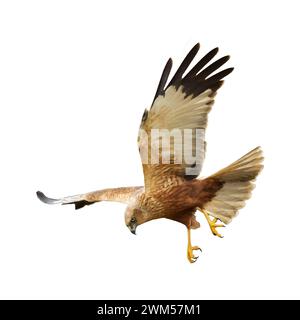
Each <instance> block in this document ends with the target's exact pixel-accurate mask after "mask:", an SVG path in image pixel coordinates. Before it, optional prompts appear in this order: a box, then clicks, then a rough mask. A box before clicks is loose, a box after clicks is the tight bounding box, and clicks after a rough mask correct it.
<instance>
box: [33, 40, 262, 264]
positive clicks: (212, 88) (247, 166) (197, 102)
mask: <svg viewBox="0 0 300 320" xmlns="http://www.w3.org/2000/svg"><path fill="white" fill-rule="evenodd" d="M199 48H200V45H199V44H196V45H195V46H194V47H193V48H192V49H191V51H190V52H189V53H188V54H187V56H186V57H185V59H184V60H183V62H182V63H181V65H180V66H179V68H178V70H177V71H176V72H175V74H174V76H173V77H172V79H171V80H170V81H169V82H168V79H169V76H170V72H171V69H172V60H171V59H169V60H168V61H167V63H166V66H165V68H164V70H163V73H162V76H161V78H160V81H159V84H158V87H157V91H156V94H155V96H154V100H153V103H152V105H151V106H150V108H149V109H146V110H145V111H144V114H143V117H142V121H141V125H140V131H139V136H138V147H139V152H140V155H141V160H142V165H143V172H144V186H139V187H123V188H111V189H103V190H99V191H94V192H89V193H85V194H79V195H75V196H69V197H64V198H60V199H52V198H48V197H46V196H45V195H44V194H43V193H42V192H40V191H38V192H37V196H38V198H39V199H40V200H41V201H43V202H45V203H48V204H63V205H65V204H74V205H75V208H76V209H80V208H82V207H84V206H86V205H91V204H93V203H95V202H100V201H116V202H122V203H125V204H127V208H126V211H125V224H126V226H127V227H128V228H129V230H130V231H131V232H132V233H134V234H135V232H136V228H137V226H139V225H141V224H143V223H145V222H148V221H150V220H153V219H159V218H167V219H171V220H174V221H177V222H180V223H182V224H184V225H185V226H186V228H187V231H188V246H187V258H188V260H189V261H190V262H195V261H196V260H197V256H195V254H194V251H195V250H200V248H199V247H198V246H192V244H191V235H190V230H191V229H196V228H199V226H200V224H199V222H198V221H197V220H196V216H195V212H196V211H197V210H199V211H201V212H202V213H203V214H204V216H205V218H206V219H207V222H208V224H209V226H210V229H211V231H212V233H213V234H214V235H216V236H219V237H221V235H220V234H219V232H218V231H217V229H216V228H218V227H224V224H228V223H229V222H230V221H231V220H232V219H233V218H234V217H235V216H236V214H237V212H238V210H239V209H241V208H243V207H244V206H245V201H246V200H247V199H249V198H250V196H251V191H252V189H253V188H254V183H253V182H254V180H255V178H256V176H257V175H258V174H259V172H260V171H261V169H262V168H263V166H262V161H263V156H262V150H261V148H260V147H257V148H255V149H253V150H252V151H250V152H249V153H247V154H246V155H244V156H243V157H242V158H240V159H239V160H237V161H235V162H234V163H232V164H231V165H229V166H228V167H226V168H224V169H222V170H220V171H218V172H217V173H215V174H213V175H211V176H209V177H207V178H204V179H198V178H197V177H198V175H199V174H200V171H201V167H202V163H203V161H204V156H205V151H206V142H205V129H206V126H207V117H208V113H209V112H210V110H211V108H212V106H213V103H214V99H215V96H216V93H217V91H218V89H219V88H220V87H221V86H222V84H223V79H224V78H225V77H226V76H227V75H228V74H230V73H231V72H232V71H233V68H226V69H223V70H221V71H219V68H221V67H222V66H223V65H224V64H225V63H226V62H227V61H228V60H229V56H225V57H222V58H219V59H217V60H215V61H214V62H212V60H213V59H214V57H215V56H216V55H217V53H218V48H215V49H213V50H211V51H210V52H208V53H207V54H206V55H205V56H204V57H203V58H202V59H200V60H199V61H198V62H197V63H196V64H195V65H194V66H193V67H192V68H191V67H190V65H191V63H192V61H193V60H194V58H195V56H196V55H197V53H198V51H199ZM189 68H190V70H188V69H189ZM186 137H188V138H189V139H187V138H186ZM223 223H224V224H223Z"/></svg>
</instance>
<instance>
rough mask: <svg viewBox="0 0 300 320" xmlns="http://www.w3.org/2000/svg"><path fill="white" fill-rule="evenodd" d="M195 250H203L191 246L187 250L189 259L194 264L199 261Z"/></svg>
mask: <svg viewBox="0 0 300 320" xmlns="http://www.w3.org/2000/svg"><path fill="white" fill-rule="evenodd" d="M194 250H200V251H202V250H201V248H200V247H198V246H193V247H191V246H190V247H188V249H187V258H188V260H189V262H190V263H194V262H196V261H197V259H198V256H195V255H194Z"/></svg>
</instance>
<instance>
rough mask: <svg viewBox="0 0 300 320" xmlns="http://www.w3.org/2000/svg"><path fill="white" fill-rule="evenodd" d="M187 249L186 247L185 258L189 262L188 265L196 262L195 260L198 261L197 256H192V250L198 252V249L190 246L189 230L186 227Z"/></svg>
mask: <svg viewBox="0 0 300 320" xmlns="http://www.w3.org/2000/svg"><path fill="white" fill-rule="evenodd" d="M187 229H188V247H187V258H188V260H189V262H190V263H193V262H196V261H197V259H198V256H195V255H194V252H193V251H194V250H200V251H202V250H201V249H200V247H198V246H192V243H191V228H190V227H188V228H187Z"/></svg>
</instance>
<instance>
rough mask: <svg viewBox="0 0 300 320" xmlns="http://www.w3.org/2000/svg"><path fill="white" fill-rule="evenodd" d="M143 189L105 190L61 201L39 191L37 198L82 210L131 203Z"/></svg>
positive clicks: (65, 198) (61, 199)
mask: <svg viewBox="0 0 300 320" xmlns="http://www.w3.org/2000/svg"><path fill="white" fill-rule="evenodd" d="M143 189H144V188H143V187H124V188H112V189H103V190H99V191H93V192H89V193H85V194H78V195H75V196H69V197H64V198H60V199H52V198H48V197H46V196H45V195H44V194H43V193H42V192H41V191H37V193H36V195H37V197H38V198H39V199H40V200H41V201H42V202H44V203H47V204H74V205H75V209H76V210H77V209H80V208H82V207H84V206H89V205H91V204H93V203H95V202H100V201H115V202H122V203H126V204H127V203H129V202H130V201H131V200H132V199H133V198H134V197H136V196H137V195H138V194H139V193H140V192H142V191H143Z"/></svg>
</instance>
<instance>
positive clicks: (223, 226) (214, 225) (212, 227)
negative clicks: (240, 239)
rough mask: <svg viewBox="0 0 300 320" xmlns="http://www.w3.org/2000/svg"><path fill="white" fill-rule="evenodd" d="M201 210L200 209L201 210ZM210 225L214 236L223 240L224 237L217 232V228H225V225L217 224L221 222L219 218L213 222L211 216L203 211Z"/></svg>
mask: <svg viewBox="0 0 300 320" xmlns="http://www.w3.org/2000/svg"><path fill="white" fill-rule="evenodd" d="M199 210H200V209H199ZM201 211H202V212H203V214H204V216H205V218H206V220H207V222H208V224H209V227H210V230H211V232H212V234H213V235H214V236H217V237H219V238H223V236H222V235H221V234H220V233H219V232H218V231H217V229H216V228H225V225H224V224H222V223H219V224H217V221H218V220H219V219H218V218H213V219H212V220H211V219H210V216H209V214H208V213H207V212H206V211H205V210H203V209H202V210H201Z"/></svg>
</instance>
